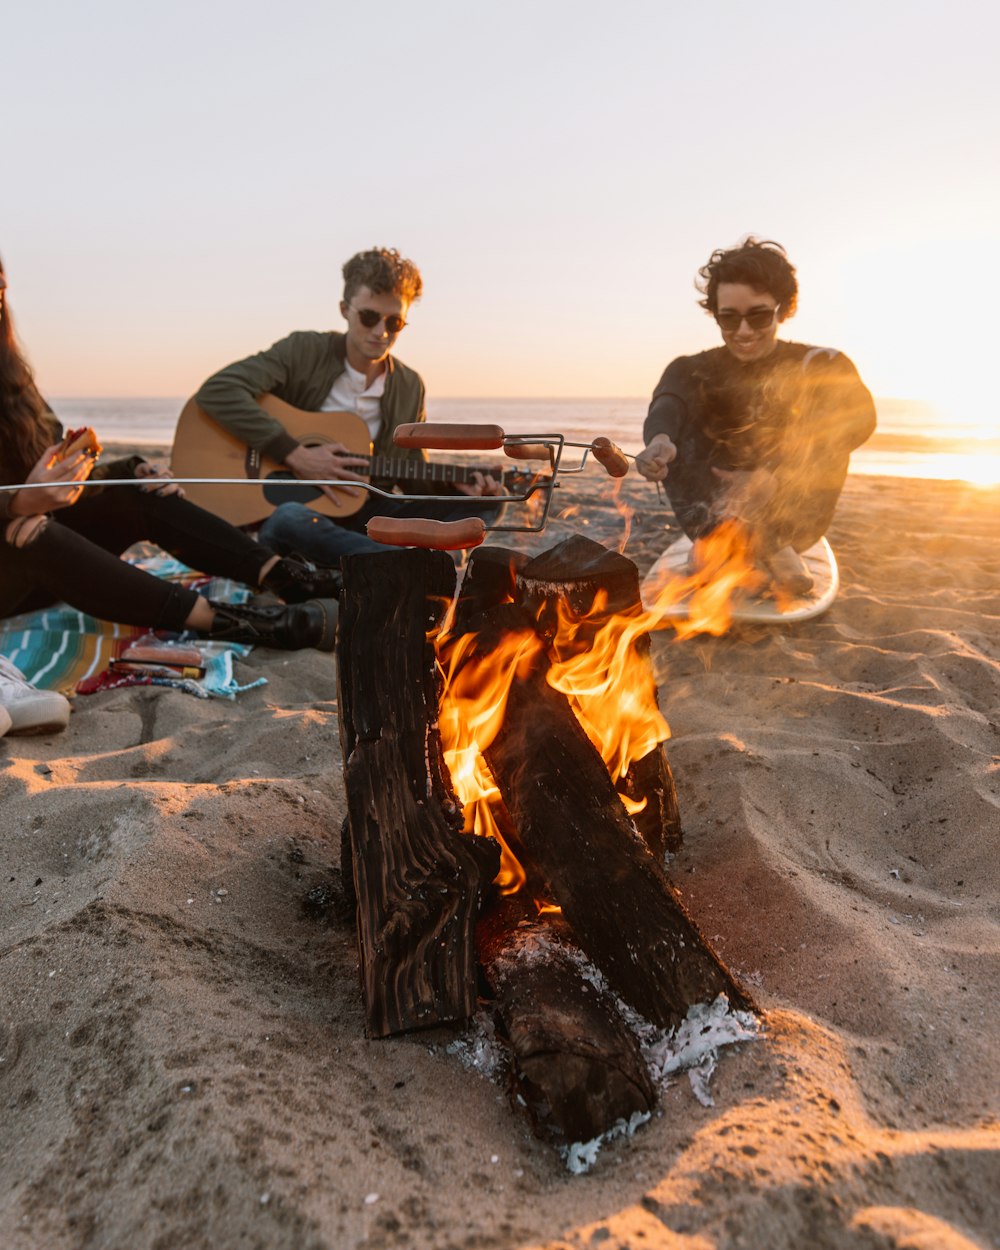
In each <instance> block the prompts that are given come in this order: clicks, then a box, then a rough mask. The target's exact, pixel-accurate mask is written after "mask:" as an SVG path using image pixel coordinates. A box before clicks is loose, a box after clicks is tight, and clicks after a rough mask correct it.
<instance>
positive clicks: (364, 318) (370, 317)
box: [347, 304, 406, 334]
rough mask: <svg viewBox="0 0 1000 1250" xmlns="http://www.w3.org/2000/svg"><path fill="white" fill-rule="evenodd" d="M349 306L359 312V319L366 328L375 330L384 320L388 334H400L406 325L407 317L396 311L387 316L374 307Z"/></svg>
mask: <svg viewBox="0 0 1000 1250" xmlns="http://www.w3.org/2000/svg"><path fill="white" fill-rule="evenodd" d="M347 307H348V308H350V309H352V310H353V311H354V312H356V313H357V314H358V320H359V321H360V322H361V324H362V325H363V326H364V327H365V329H366V330H374V329H375V327H376V326H377V325H378V323H379V322H380V321H384V322H385V329H386V333H387V334H398V333H399V332H400V330H402V328H403V326H405V325H406V319H405V318H404V317H400V316H398V315H397V314H396V313H389V315H388V316H387V317H386V316H384V315H383V314H382V313H380V312H376V311H375V309H374V308H355V307H354V305H353V304H348V305H347Z"/></svg>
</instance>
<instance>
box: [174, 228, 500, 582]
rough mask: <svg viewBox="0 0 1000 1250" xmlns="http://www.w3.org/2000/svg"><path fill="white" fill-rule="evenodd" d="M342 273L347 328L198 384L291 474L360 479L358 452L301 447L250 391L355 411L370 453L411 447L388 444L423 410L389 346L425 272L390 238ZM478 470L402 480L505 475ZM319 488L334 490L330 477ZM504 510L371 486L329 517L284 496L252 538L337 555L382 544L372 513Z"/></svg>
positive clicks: (309, 406)
mask: <svg viewBox="0 0 1000 1250" xmlns="http://www.w3.org/2000/svg"><path fill="white" fill-rule="evenodd" d="M342 273H343V278H344V297H343V299H342V300H341V302H340V312H341V315H342V316H343V317H344V319H345V320H346V322H347V329H346V331H345V332H344V333H340V332H338V331H332V330H331V331H309V330H304V331H297V332H295V333H293V334H290V335H289V336H288V337H287V338H284V339H281V340H279V341H278V342H277V343H274V344H273V345H272V346H271V347H269V348H268V349H267V350H266V351H262V352H258V353H257V355H255V356H250V357H248V358H247V359H245V360H239V361H236V363H235V364H231V365H228V366H227V367H226V368H225V369H221V370H220V371H219V372H218V373H216V374H214V375H213V376H212V377H210V378H209V379H208V380H207V381H206V382H205V383H204V384H203V385H202V387H201V389H200V390H199V391H198V393H197V394H196V395H195V400H196V402H197V403H198V405H199V406H200V407H201V408H202V409H203V410H204V411H205V412H206V413H208V415H209V416H210V417H212V418H214V419H215V420H216V421H218V422H219V424H220V425H223V426H225V428H226V429H227V430H229V431H230V433H232V434H234V435H235V436H236V437H237V438H238V439H239V440H240V441H241V442H243V443H245V444H246V445H247V446H248V447H250V448H252V449H253V450H255V451H259V452H260V453H261V454H262V455H264V456H267V457H269V458H270V459H272V460H276V461H277V462H278V463H279V464H284V465H285V466H286V467H287V468H288V469H290V470H291V472H292V473H293V474H295V476H296V477H300V478H320V479H322V478H337V479H346V480H349V481H355V482H366V481H367V480H368V479H367V477H365V476H364V474H363V472H362V471H363V470H364V469H365V468H366V467H367V463H368V462H367V460H366V458H365V457H362V456H358V455H356V454H352V453H351V452H350V451H348V450H347V448H346V447H344V445H343V444H342V443H339V442H336V441H331V442H329V443H323V444H321V445H319V446H313V447H307V446H304V445H303V444H301V443H300V442H299V441H298V440H297V439H296V438H295V437H293V435H291V434H290V433H289V432H288V431H287V430H286V429H285V428H284V426H283V425H282V424H281V423H280V421H278V420H276V419H275V418H273V417H271V416H269V415H268V414H267V413H266V412H265V411H264V410H263V409H262V408H261V407H260V406H259V404H258V403H257V402H256V400H257V397H258V396H260V395H262V394H272V395H275V396H277V397H278V398H279V399H282V400H284V401H285V402H286V403H288V404H291V405H292V406H293V407H295V408H298V409H301V410H303V411H306V412H331V413H333V412H351V413H354V414H355V415H357V416H360V417H361V418H362V419H363V420H364V421H365V423H366V425H367V426H368V430H369V433H370V435H371V439H372V449H373V452H374V454H375V455H385V456H396V457H399V456H400V455H405V454H406V453H401V452H400V451H399V450H398V449H396V448H395V447H394V445H393V441H392V435H393V432H394V431H395V430H396V429H397V427H398V426H400V425H403V424H407V423H409V422H414V421H423V420H425V416H426V414H425V411H424V384H423V382H422V380H421V378H420V375H419V374H418V373H416V372H415V371H414V370H413V369H411V368H409V366H407V365H405V364H403V362H402V361H400V360H397V359H396V358H395V357H394V356H392V355H391V354H390V352H391V349H392V347H393V345H394V344H395V342H396V339H397V338H398V337H399V335H400V333H401V332H402V330H403V327H404V326H405V325H406V318H407V314H408V313H409V310H410V306H411V305H412V304H413V303H414V302H415V301H416V300H418V299H419V298H420V295H421V293H422V290H423V280H422V279H421V276H420V271H419V270H418V269H417V267H416V265H415V264H414V263H413V261H411V260H407V259H405V258H404V257H402V256H400V254H399V252H398V251H396V250H395V249H394V248H372V249H371V250H370V251H367V252H359V253H358V254H357V255H356V256H352V257H351V259H350V260H349V261H347V263H346V264H345V265H344V267H343V270H342ZM409 454H410V455H413V454H417V453H413V452H410V453H409ZM473 477H474V484H473V483H469V484H467V485H458V484H457V483H456V484H454V485H449V486H441V485H438V484H434V485H429V484H422V483H419V482H413V481H405V482H401V483H400V486H401V487H402V489H403V490H404V492H405V493H406V494H429V493H433V494H451V493H456V492H457V493H459V494H463V495H472V496H482V495H499V494H500V493H501V491H502V486H501V483H500V482H498V481H497V480H496V479H495V478H494V477H493V476H492V474H482V473H478V472H477V473H475V474H474V475H473ZM380 485H383V484H381V483H380ZM390 485H391V484H390ZM322 489H323V490H324V491H325V493H326V494H327V495H329V496H330V498H331V499H333V500H335V501H336V500H337V498H338V492H337V489H336V488H335V487H323V488H322ZM499 510H500V509H499V507H498V506H497V505H492V506H490V505H483V504H463V503H462V502H460V501H459V500H458V499H457V498H456V501H455V503H454V504H451V503H441V502H438V503H423V502H420V503H413V502H411V503H403V502H400V503H396V502H394V501H392V500H388V499H384V498H382V497H381V496H378V495H371V496H370V497H369V498H368V500H367V501H366V502H365V503H364V504H363V505H362V507H361V508H360V510H359V511H357V512H355V513H354V514H353V515H351V516H344V517H339V518H338V519H336V520H334V519H333V518H331V517H328V516H324V515H323V514H321V513H319V512H317V511H316V510H314V509H312V508H309V507H307V506H306V505H305V504H301V503H283V504H280V505H279V506H278V507H277V508H276V509H275V510H274V512H273V513H272V514H271V515H270V516H269V517H267V519H266V520H265V521H264V522H263V524H262V525H261V527H260V529H259V531H258V538H259V539H260V541H261V542H262V543H265V544H267V545H268V546H270V547H271V548H273V550H275V551H280V552H283V553H285V554H288V553H292V552H294V553H297V554H300V555H303V556H305V557H306V558H307V559H309V560H315V561H317V562H319V563H322V564H328V565H333V564H336V563H337V562H338V561H339V560H340V559H341V557H342V556H345V555H351V554H354V553H356V552H363V551H385V550H387V548H386V547H385V546H384V545H383V544H381V543H377V542H375V541H374V540H372V539H370V538H369V537H368V536H367V534H366V533H365V526H366V525H367V523H368V521H369V520H370V519H371V518H372V517H373V516H393V517H430V518H432V519H434V520H439V521H455V520H461V519H463V518H465V517H468V516H481V517H482V518H483V519H484V520H485V521H486V522H487V524H488V523H489V522H490V520H491V519H493V518H495V517H496V516H497V515H498V513H499Z"/></svg>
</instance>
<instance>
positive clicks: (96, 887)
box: [0, 475, 1000, 1250]
mask: <svg viewBox="0 0 1000 1250" xmlns="http://www.w3.org/2000/svg"><path fill="white" fill-rule="evenodd" d="M604 482H605V483H606V479H604ZM625 495H626V497H627V498H629V499H631V500H632V501H633V503H634V504H635V505H636V507H637V509H638V516H637V518H636V522H635V528H634V535H633V539H632V540H631V542H630V545H629V548H628V551H629V554H632V555H633V556H634V558H635V559H636V561H637V563H638V564H639V565H640V569H646V568H648V567H649V565H650V564H651V563H652V561H653V559H654V558H655V556H656V555H657V554H658V553H659V551H660V550H661V549H662V547H663V545H664V542H665V540H666V537H667V531H666V529H665V521H666V516H665V514H664V513H663V512H662V511H661V510H660V509H659V508H658V507H657V506H656V503H655V496H654V495H653V493H652V491H651V489H650V488H649V487H647V486H645V485H644V484H642V483H640V482H637V481H636V482H633V481H632V480H631V479H629V480H628V481H627V482H626V486H625ZM575 507H579V509H580V510H579V511H578V512H575V514H574V515H572V516H569V517H566V518H564V519H562V520H558V521H555V520H554V521H553V523H552V524H551V525H550V526H549V529H548V531H547V532H546V534H544V535H542V536H536V537H535V538H533V539H532V540H531V541H532V542H533V543H534V545H535V546H547V545H550V544H551V543H552V542H554V541H557V540H558V539H559V538H562V537H565V536H566V535H567V534H568V533H571V532H574V531H579V532H583V533H587V534H589V535H590V536H591V537H594V538H597V539H599V540H602V541H609V542H612V543H613V542H614V541H615V540H616V539H617V537H618V534H619V532H620V523H619V518H618V514H617V512H616V511H615V510H614V508H613V507H612V506H611V505H610V503H609V501H608V497H607V492H606V489H605V486H604V485H602V480H601V479H600V478H597V477H595V478H593V479H592V478H591V477H590V476H589V475H588V476H586V477H584V478H581V479H577V480H576V481H575V483H574V484H572V485H571V486H569V487H568V488H566V489H565V491H564V492H563V497H562V498H561V499H560V502H559V509H560V510H565V509H567V508H571V509H572V508H575ZM998 514H1000V492H998V491H997V490H992V491H985V490H976V489H973V488H970V487H965V486H962V485H960V484H950V483H941V484H933V483H928V482H916V481H903V480H893V479H872V478H852V479H850V480H849V482H848V485H847V488H846V490H845V494H844V498H843V501H842V504H841V507H840V510H839V512H838V515H837V518H836V521H835V524H834V526H833V529H832V531H831V534H830V537H831V540H832V542H833V544H834V547H835V549H836V551H837V553H838V555H839V557H840V561H841V571H842V577H843V589H842V593H841V595H840V598H839V599H838V601H837V603H836V605H835V606H834V608H833V609H832V610H831V611H830V613H829V614H828V615H827V616H825V617H823V618H821V619H819V620H816V621H812V622H809V623H806V624H802V625H797V626H790V627H785V628H761V627H756V628H754V629H752V630H747V629H744V630H742V631H740V632H733V633H731V634H729V635H727V636H726V637H723V638H720V639H708V638H702V639H690V640H687V641H684V642H677V641H675V640H673V639H672V638H671V637H668V636H667V635H666V634H663V635H658V636H657V638H656V641H655V647H654V652H655V658H656V664H657V671H658V675H659V679H660V683H661V686H660V688H661V702H662V705H663V708H664V711H665V713H666V716H667V718H668V720H669V721H670V724H671V727H672V731H673V739H672V741H671V742H670V743H669V755H670V760H671V763H672V766H673V769H674V772H675V775H676V779H677V786H678V793H679V799H680V804H681V810H682V815H683V818H684V825H685V838H686V841H685V846H684V850H683V851H682V853H681V854H680V855H679V856H678V857H677V859H676V860H675V862H674V863H673V864H672V866H671V873H672V875H673V877H674V879H675V881H676V882H677V883H678V885H679V886H680V888H681V889H682V890H683V893H684V897H685V900H686V902H687V905H688V906H689V908H690V910H691V911H692V913H693V914H694V916H695V918H696V919H697V920H698V922H699V923H700V925H701V926H702V928H703V930H704V931H705V932H706V934H707V935H708V936H709V937H710V938H711V939H712V940H713V942H714V944H715V946H716V948H717V949H718V950H719V952H720V953H721V954H722V956H723V957H724V958H725V960H726V961H727V962H728V963H729V964H730V966H731V967H732V968H733V969H734V970H735V971H736V972H737V973H738V974H739V975H740V976H741V977H742V978H744V979H745V981H746V982H747V983H748V985H749V986H750V987H751V988H752V990H753V992H754V993H755V995H756V996H757V998H758V1000H759V1002H760V1003H761V1005H762V1007H763V1008H764V1011H765V1015H764V1022H763V1023H764V1030H765V1031H764V1035H763V1036H762V1037H761V1038H760V1039H759V1040H758V1041H755V1042H751V1043H745V1044H743V1045H741V1046H739V1047H736V1048H731V1049H730V1050H728V1051H727V1052H725V1053H724V1055H723V1057H722V1058H721V1060H720V1063H719V1067H718V1070H717V1072H716V1074H715V1077H714V1079H713V1082H712V1093H713V1097H714V1102H715V1105H714V1106H712V1107H705V1106H702V1105H701V1104H700V1103H699V1102H698V1101H696V1099H695V1098H694V1097H693V1095H692V1091H691V1088H690V1086H689V1084H688V1082H687V1081H686V1080H685V1079H684V1078H683V1077H681V1078H678V1079H676V1080H675V1081H674V1083H673V1084H672V1085H671V1087H670V1088H669V1089H668V1090H666V1091H665V1093H664V1095H663V1097H662V1101H661V1105H660V1110H659V1114H658V1115H657V1116H656V1117H654V1119H653V1120H652V1121H651V1122H650V1123H649V1124H647V1125H646V1126H644V1127H643V1128H641V1129H640V1130H639V1131H638V1132H637V1133H636V1134H635V1136H634V1137H632V1138H631V1139H626V1140H619V1141H616V1142H614V1143H612V1144H611V1145H608V1146H606V1147H605V1148H604V1149H603V1150H602V1152H601V1153H600V1155H599V1157H598V1159H597V1162H596V1164H595V1166H594V1167H593V1169H592V1170H591V1171H590V1173H589V1174H587V1175H585V1176H573V1175H571V1174H570V1173H569V1172H567V1170H566V1168H565V1167H564V1165H563V1163H562V1161H561V1160H560V1158H559V1156H558V1155H557V1154H556V1153H555V1152H554V1151H553V1150H552V1149H551V1148H550V1147H548V1146H546V1145H543V1144H542V1143H540V1142H538V1141H536V1140H535V1139H534V1138H533V1137H532V1136H531V1134H530V1132H529V1131H528V1129H527V1127H526V1125H525V1123H524V1122H523V1121H522V1119H521V1118H520V1117H519V1116H517V1115H516V1114H515V1113H514V1112H513V1111H512V1110H511V1108H510V1107H509V1105H508V1103H507V1099H506V1097H505V1094H504V1091H503V1090H502V1089H501V1088H499V1087H498V1086H497V1085H495V1084H493V1083H491V1082H490V1081H489V1080H488V1079H486V1078H485V1077H484V1076H482V1075H481V1074H480V1073H479V1072H478V1071H476V1070H475V1069H468V1068H466V1067H464V1066H463V1065H462V1063H461V1062H459V1060H458V1058H456V1056H455V1055H454V1054H450V1053H449V1052H448V1045H449V1042H450V1041H451V1040H452V1039H453V1037H454V1034H453V1033H451V1032H449V1031H448V1030H443V1029H442V1030H435V1031H434V1032H431V1033H427V1034H418V1035H411V1036H407V1037H402V1038H398V1039H394V1040H390V1041H381V1042H370V1041H368V1040H366V1039H365V1036H364V1019H363V1012H362V1007H361V1002H360V998H359V988H358V977H357V966H356V956H355V948H354V938H353V928H352V922H351V919H350V916H349V915H348V914H347V912H346V910H345V908H344V906H343V902H342V892H341V883H340V872H339V863H340V851H339V840H340V827H341V822H342V820H343V817H344V811H345V803H344V795H343V784H342V777H341V757H340V746H339V738H338V728H337V703H336V695H335V681H334V661H333V659H332V658H331V657H329V656H324V655H319V654H316V653H314V652H306V653H299V654H295V655H290V656H289V655H283V654H279V653H275V652H265V651H258V652H256V653H255V654H254V655H253V656H251V657H250V659H249V660H248V661H247V663H246V664H245V666H244V667H243V669H242V671H243V672H245V673H248V674H250V675H252V676H257V675H258V674H265V675H266V676H267V678H268V684H267V685H266V686H265V687H263V688H261V689H258V690H254V691H252V692H250V693H249V694H246V695H244V696H241V697H240V699H239V700H238V701H237V702H235V703H232V704H230V703H227V702H224V701H221V700H220V701H215V700H212V701H200V700H197V699H194V698H191V697H189V696H186V695H183V694H180V693H178V692H175V691H168V690H152V689H131V690H121V691H113V692H108V693H105V694H101V695H97V696H92V697H88V698H79V699H77V701H76V709H75V712H74V715H73V717H72V719H71V722H70V726H69V729H68V730H67V731H66V732H65V733H63V734H60V735H57V736H52V737H43V738H13V739H12V738H7V739H3V740H2V741H0V798H2V803H3V808H2V810H3V831H4V832H3V847H4V859H3V866H4V873H3V889H2V893H0V907H2V922H0V925H2V928H0V933H2V937H0V987H2V988H0V992H2V1003H0V1007H2V1015H0V1108H2V1111H0V1244H2V1245H3V1246H4V1247H9V1248H10V1250H27V1248H31V1250H34V1248H36V1247H53V1248H55V1250H62V1248H64V1247H65V1248H68V1247H88V1248H89V1247H122V1248H123V1250H124V1248H129V1250H132V1248H136V1250H142V1248H146V1247H148V1248H150V1250H154V1248H155V1250H174V1248H177V1247H184V1248H185V1250H196V1248H198V1247H214V1248H216V1250H227V1248H229V1247H241V1248H242V1247H261V1248H272V1247H274V1248H282V1250H283V1248H285V1247H288V1248H289V1250H291V1248H293V1247H294V1248H295V1250H303V1248H313V1247H315V1248H317V1250H318V1248H319V1247H324V1248H335V1250H341V1248H347V1247H365V1248H371V1250H376V1248H388V1247H409V1248H413V1250H422V1248H428V1250H430V1248H433V1250H446V1248H450V1247H455V1248H458V1247H470V1248H471V1247H505V1248H506V1247H517V1248H519V1250H540V1248H541V1247H546V1248H549V1250H555V1248H556V1247H560V1248H563V1247H572V1248H574V1250H578V1248H579V1250H582V1248H583V1247H594V1248H597V1247H600V1248H601V1250H615V1248H617V1247H625V1246H628V1247H649V1248H652V1247H657V1248H658V1247H663V1248H668V1247H669V1248H670V1250H710V1248H719V1250H721V1248H722V1247H738V1246H745V1247H768V1248H782V1247H789V1248H790V1247H796V1248H799V1247H845V1248H847V1247H851V1248H855V1247H859V1248H860V1247H865V1248H867V1247H873V1248H880V1247H898V1248H900V1250H902V1248H904V1247H905V1248H907V1250H918V1248H919V1250H930V1248H932V1247H933V1248H934V1250H938V1248H943V1250H958V1248H959V1247H962V1248H965V1247H973V1246H975V1247H990V1246H1000V1124H998V1120H997V1116H998V1106H1000V1048H998V1042H997V1038H998V1036H1000V995H998V993H997V988H998V985H1000V967H998V951H1000V941H998V938H1000V873H998V869H997V853H996V850H997V841H998V834H1000V819H998V805H1000V799H998V785H997V779H998V751H1000V747H998V734H997V728H998V716H1000V697H998V696H1000V557H998V555H997V551H996V541H995V540H996V518H997V516H998ZM318 885H325V886H328V887H329V888H330V889H331V890H332V894H333V900H334V901H333V905H332V906H331V907H330V908H329V909H327V910H326V911H325V912H322V913H321V914H318V915H313V914H310V913H309V912H308V911H307V910H306V909H305V908H304V907H303V900H304V898H305V896H306V894H307V893H308V892H309V891H310V890H311V889H312V888H313V887H315V886H318Z"/></svg>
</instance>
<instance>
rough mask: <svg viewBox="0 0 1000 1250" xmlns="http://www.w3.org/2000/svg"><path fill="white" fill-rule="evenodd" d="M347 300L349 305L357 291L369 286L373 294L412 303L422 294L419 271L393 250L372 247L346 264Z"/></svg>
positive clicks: (344, 271) (345, 283)
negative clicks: (394, 296) (393, 296)
mask: <svg viewBox="0 0 1000 1250" xmlns="http://www.w3.org/2000/svg"><path fill="white" fill-rule="evenodd" d="M343 274H344V299H345V300H346V302H347V303H350V302H351V300H352V299H353V298H354V295H355V292H356V291H357V290H358V289H359V288H360V287H363V286H366V287H367V288H368V289H369V291H371V293H372V294H373V295H397V296H398V297H399V298H400V299H402V300H406V302H407V303H408V304H412V303H413V302H414V301H415V300H418V299H419V298H420V296H421V294H422V293H423V289H424V283H423V279H422V278H421V277H420V270H419V269H418V268H417V267H416V265H415V264H414V263H413V261H412V260H407V259H406V258H405V257H404V256H400V254H399V252H398V251H397V250H396V249H395V248H394V247H373V248H372V249H371V251H368V252H358V254H357V256H352V257H351V259H350V260H349V261H348V262H347V264H346V265H344V268H343Z"/></svg>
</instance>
